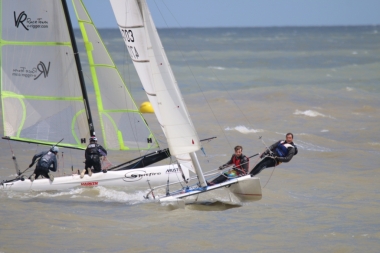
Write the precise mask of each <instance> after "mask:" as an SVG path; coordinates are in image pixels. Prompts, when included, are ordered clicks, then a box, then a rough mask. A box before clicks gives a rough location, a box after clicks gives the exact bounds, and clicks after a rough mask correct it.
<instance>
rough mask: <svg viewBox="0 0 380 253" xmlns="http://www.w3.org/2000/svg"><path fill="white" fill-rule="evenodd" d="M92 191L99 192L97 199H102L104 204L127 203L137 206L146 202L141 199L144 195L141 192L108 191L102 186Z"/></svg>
mask: <svg viewBox="0 0 380 253" xmlns="http://www.w3.org/2000/svg"><path fill="white" fill-rule="evenodd" d="M94 189H96V190H98V191H99V195H98V197H99V198H102V199H104V201H105V202H119V203H125V202H128V203H129V204H138V203H142V202H145V201H146V200H144V198H143V196H145V195H146V193H144V192H142V191H136V192H132V193H128V192H125V191H122V190H116V189H110V188H106V187H103V186H98V187H96V188H94Z"/></svg>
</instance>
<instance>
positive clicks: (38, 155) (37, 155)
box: [29, 152, 45, 168]
mask: <svg viewBox="0 0 380 253" xmlns="http://www.w3.org/2000/svg"><path fill="white" fill-rule="evenodd" d="M43 153H45V152H40V153H38V154H35V155H34V156H33V159H32V162H31V163H30V164H29V168H31V167H32V166H33V164H34V163H35V162H36V160H37V159H38V158H40V157H41V156H42V155H43Z"/></svg>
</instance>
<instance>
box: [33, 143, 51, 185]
mask: <svg viewBox="0 0 380 253" xmlns="http://www.w3.org/2000/svg"><path fill="white" fill-rule="evenodd" d="M57 153H58V147H56V146H53V147H52V148H51V149H50V150H49V151H42V152H41V153H38V154H36V155H34V156H33V160H32V163H31V164H30V165H29V168H31V167H32V166H33V164H34V163H35V162H36V160H37V159H38V158H40V160H38V162H37V165H36V169H35V170H34V172H33V174H32V175H31V176H30V177H29V179H30V181H32V182H33V181H34V179H36V178H38V177H39V176H40V175H41V176H43V177H46V178H49V179H50V181H52V182H53V180H54V176H53V174H51V173H50V172H49V170H51V171H54V172H55V171H57V158H56V156H57Z"/></svg>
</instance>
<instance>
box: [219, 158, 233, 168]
mask: <svg viewBox="0 0 380 253" xmlns="http://www.w3.org/2000/svg"><path fill="white" fill-rule="evenodd" d="M232 157H233V155H232V156H231V159H230V160H229V161H228V162H227V163H225V164H223V165H221V166H219V169H220V170H223V169H225V168H227V167H228V166H230V165H231V164H233V162H232Z"/></svg>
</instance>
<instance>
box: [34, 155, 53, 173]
mask: <svg viewBox="0 0 380 253" xmlns="http://www.w3.org/2000/svg"><path fill="white" fill-rule="evenodd" d="M53 156H55V154H53V153H52V152H50V151H49V152H47V153H46V154H45V155H44V156H43V157H42V158H41V159H40V160H39V162H38V165H39V167H43V168H47V169H48V170H49V167H50V165H51V164H52V163H53V161H54V160H53V159H54V158H53Z"/></svg>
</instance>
